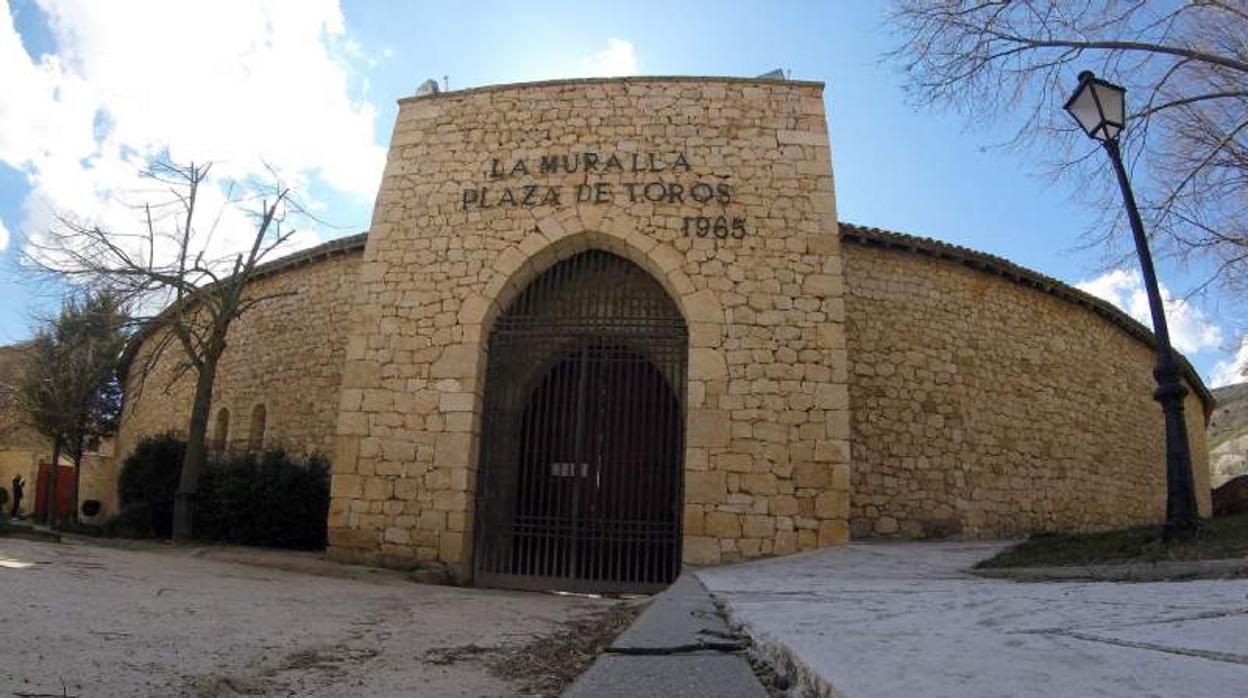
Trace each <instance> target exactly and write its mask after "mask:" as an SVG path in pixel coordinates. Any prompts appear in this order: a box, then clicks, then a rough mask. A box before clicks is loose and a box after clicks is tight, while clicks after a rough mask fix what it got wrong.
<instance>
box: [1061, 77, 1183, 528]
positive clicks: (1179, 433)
mask: <svg viewBox="0 0 1248 698" xmlns="http://www.w3.org/2000/svg"><path fill="white" fill-rule="evenodd" d="M1126 92H1127V91H1126V89H1124V88H1122V87H1120V86H1118V85H1114V84H1113V83H1109V82H1106V81H1104V80H1101V79H1100V78H1097V77H1096V76H1095V75H1093V74H1092V73H1091V72H1090V71H1086V70H1085V71H1083V72H1082V73H1079V87H1078V88H1076V89H1075V94H1073V95H1071V97H1070V99H1069V100H1067V101H1066V107H1065V108H1066V111H1068V112H1070V115H1071V116H1073V117H1074V118H1075V121H1077V122H1078V123H1079V127H1080V128H1082V129H1083V130H1084V132H1085V133H1087V134H1088V136H1089V137H1090V138H1093V139H1095V140H1097V141H1100V143H1101V145H1103V146H1105V151H1106V152H1107V153H1109V160H1110V162H1112V163H1113V164H1114V172H1116V173H1117V174H1118V186H1119V187H1121V188H1122V198H1123V201H1124V203H1125V204H1126V207H1127V220H1129V221H1130V222H1131V233H1132V234H1133V235H1134V236H1135V251H1136V254H1138V255H1139V257H1140V270H1141V272H1142V273H1143V275H1144V289H1145V290H1146V291H1147V292H1148V308H1149V311H1150V312H1151V313H1152V316H1153V334H1154V335H1156V337H1157V365H1156V367H1155V368H1153V377H1154V378H1156V379H1157V390H1156V391H1155V392H1154V393H1153V397H1154V398H1155V399H1156V400H1157V402H1160V403H1161V409H1162V412H1163V413H1164V414H1165V418H1166V524H1165V533H1164V535H1165V537H1166V538H1167V539H1171V538H1173V537H1174V536H1175V535H1176V534H1188V533H1193V532H1195V531H1196V530H1197V528H1198V527H1199V525H1200V524H1199V521H1198V519H1197V513H1196V492H1195V487H1194V486H1193V484H1192V454H1191V450H1190V448H1189V446H1188V441H1187V422H1186V421H1185V420H1184V419H1183V398H1184V396H1186V395H1187V392H1188V391H1187V387H1186V386H1184V385H1183V381H1182V377H1181V374H1180V372H1179V363H1178V361H1177V360H1176V359H1175V356H1174V350H1173V349H1172V348H1171V347H1170V330H1169V328H1167V326H1166V313H1165V309H1164V308H1163V307H1162V305H1161V292H1160V291H1159V290H1158V288H1157V272H1156V271H1154V270H1153V257H1152V254H1151V253H1150V252H1149V250H1148V238H1146V237H1145V236H1144V224H1143V223H1141V222H1140V212H1139V211H1138V210H1136V207H1135V196H1134V195H1133V194H1132V193H1131V182H1130V181H1128V180H1127V171H1126V169H1125V168H1124V167H1123V166H1122V151H1121V150H1120V149H1119V147H1118V137H1119V136H1120V135H1122V132H1123V130H1125V129H1126V126H1127V113H1126V100H1125V99H1124V95H1125V94H1126Z"/></svg>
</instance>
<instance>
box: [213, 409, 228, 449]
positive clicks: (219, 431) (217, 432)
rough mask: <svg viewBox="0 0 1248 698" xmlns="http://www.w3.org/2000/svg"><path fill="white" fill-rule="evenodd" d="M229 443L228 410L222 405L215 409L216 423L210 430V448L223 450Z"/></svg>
mask: <svg viewBox="0 0 1248 698" xmlns="http://www.w3.org/2000/svg"><path fill="white" fill-rule="evenodd" d="M229 443H230V411H229V410H228V409H226V408H224V407H222V408H221V409H220V410H217V423H216V425H215V426H214V427H213V431H212V450H214V451H224V450H225V447H226V446H228V445H229Z"/></svg>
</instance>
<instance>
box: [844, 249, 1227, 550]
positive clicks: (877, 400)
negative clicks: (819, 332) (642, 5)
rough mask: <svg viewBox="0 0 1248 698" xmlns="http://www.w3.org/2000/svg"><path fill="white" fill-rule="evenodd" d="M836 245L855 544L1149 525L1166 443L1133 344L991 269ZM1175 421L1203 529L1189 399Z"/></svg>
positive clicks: (1041, 284) (936, 255)
mask: <svg viewBox="0 0 1248 698" xmlns="http://www.w3.org/2000/svg"><path fill="white" fill-rule="evenodd" d="M842 233H843V236H842V239H843V241H845V242H844V244H843V247H842V250H843V254H844V259H845V276H846V280H847V284H848V287H847V294H846V310H847V320H846V337H847V341H848V345H849V357H850V379H849V389H850V401H851V403H852V404H853V408H854V409H853V417H852V435H853V437H852V438H853V477H852V497H851V506H850V520H851V528H852V535H853V536H854V537H855V538H867V537H878V536H899V537H908V538H915V537H928V536H946V535H961V536H966V537H1007V536H1016V535H1022V534H1026V533H1031V532H1035V531H1044V530H1067V531H1071V530H1093V529H1104V528H1111V527H1116V526H1123V525H1128V524H1139V523H1146V522H1158V521H1160V520H1161V518H1162V516H1163V515H1164V500H1165V479H1164V463H1165V457H1164V443H1163V442H1164V439H1163V433H1164V432H1163V423H1162V418H1161V411H1160V408H1159V407H1158V405H1157V403H1156V402H1154V401H1153V399H1152V392H1153V388H1154V387H1155V386H1154V383H1153V378H1152V373H1151V369H1152V365H1153V352H1152V349H1151V348H1150V345H1149V344H1147V343H1146V342H1145V341H1143V339H1142V338H1143V337H1144V336H1146V335H1147V333H1146V331H1145V330H1144V329H1143V328H1142V327H1139V325H1138V324H1136V323H1134V321H1132V320H1130V319H1129V318H1126V317H1125V316H1123V315H1122V314H1121V313H1120V312H1118V311H1116V310H1114V309H1113V308H1111V307H1109V306H1108V305H1106V304H1104V303H1100V302H1099V301H1096V300H1095V299H1092V298H1090V297H1087V296H1083V295H1082V294H1079V293H1078V292H1077V291H1074V290H1073V289H1070V288H1068V287H1065V286H1063V285H1061V284H1059V283H1058V282H1055V281H1052V280H1046V279H1044V278H1043V277H1040V276H1039V275H1036V274H1033V273H1030V272H1027V271H1026V270H1022V269H1020V268H1018V267H1015V266H1013V265H1011V264H1009V263H1008V262H1005V261H1004V260H995V259H993V258H990V257H988V256H987V255H981V254H978V253H974V252H970V251H969V250H962V249H960V248H954V247H952V246H949V245H944V244H941V243H937V242H934V241H928V240H921V239H916V238H910V237H908V236H899V235H892V234H879V233H878V232H876V231H872V230H864V229H858V228H854V227H853V226H845V225H842ZM942 257H943V258H942ZM1062 296H1065V297H1062ZM1072 301H1077V302H1072ZM1197 387H1198V389H1199V390H1204V389H1203V386H1199V384H1197ZM1186 411H1187V420H1188V430H1189V433H1190V437H1191V441H1192V446H1193V459H1194V460H1195V462H1196V467H1195V470H1196V489H1197V493H1198V500H1199V504H1200V508H1201V512H1202V514H1203V515H1206V516H1207V515H1208V514H1209V476H1208V454H1207V452H1206V449H1205V438H1204V434H1205V431H1204V417H1205V414H1204V409H1203V406H1202V404H1201V401H1200V399H1199V397H1198V395H1197V394H1195V393H1194V394H1193V395H1191V396H1189V397H1188V399H1187V406H1186Z"/></svg>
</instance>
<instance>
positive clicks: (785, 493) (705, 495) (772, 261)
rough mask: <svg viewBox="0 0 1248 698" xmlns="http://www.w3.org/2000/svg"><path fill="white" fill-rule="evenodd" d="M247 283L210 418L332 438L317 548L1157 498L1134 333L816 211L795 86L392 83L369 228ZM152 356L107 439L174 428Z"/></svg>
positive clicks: (974, 527)
mask: <svg viewBox="0 0 1248 698" xmlns="http://www.w3.org/2000/svg"><path fill="white" fill-rule="evenodd" d="M274 291H285V292H292V293H289V294H280V295H278V297H277V298H276V300H273V301H271V302H266V303H264V304H262V305H260V306H257V307H256V308H255V309H254V310H252V311H250V312H249V313H248V314H247V315H246V316H244V317H242V318H240V319H239V320H238V321H237V322H236V324H235V326H234V327H233V328H232V330H231V334H230V347H229V349H228V350H227V352H226V354H225V357H224V359H223V362H222V365H221V368H220V371H219V373H218V380H217V385H216V392H215V395H214V401H213V415H214V420H215V423H214V428H213V434H211V435H210V436H211V438H215V439H217V440H218V441H219V442H220V445H221V446H223V447H235V448H255V447H259V446H261V445H282V446H284V447H287V448H291V449H294V450H300V451H322V452H325V453H326V454H328V455H329V456H330V458H331V460H332V463H333V476H332V486H331V497H332V499H331V506H330V514H329V521H328V527H329V541H330V544H329V545H330V547H329V552H330V554H331V555H332V556H334V557H336V558H338V559H343V560H351V561H361V562H371V563H381V564H393V565H406V564H429V563H441V564H444V565H446V566H447V567H448V568H449V569H450V570H451V571H452V572H454V573H455V574H456V575H458V576H459V577H460V578H463V579H472V578H475V579H476V581H477V582H478V583H484V584H497V585H503V586H546V587H558V588H569V589H576V588H583V589H600V590H601V589H648V588H653V587H656V586H659V585H662V584H664V583H666V582H668V581H670V580H671V579H672V578H673V576H674V575H675V574H676V573H677V572H678V571H679V569H680V567H681V565H682V564H693V565H701V564H718V563H724V562H731V561H736V560H744V559H750V558H755V557H760V556H765V555H779V554H785V553H790V552H795V551H798V550H805V549H811V548H815V547H819V546H827V545H835V544H838V543H843V542H845V541H847V540H849V539H850V538H871V537H907V538H925V537H944V536H963V537H998V536H1009V535H1018V534H1022V533H1026V532H1030V531H1039V530H1086V529H1095V528H1106V527H1111V526H1118V525H1123V524H1129V523H1141V522H1150V521H1157V520H1159V519H1160V517H1161V515H1162V512H1163V507H1164V504H1163V502H1164V496H1163V495H1164V477H1163V469H1162V463H1163V444H1162V433H1163V432H1162V428H1161V413H1160V410H1159V409H1158V407H1157V405H1156V403H1154V402H1153V400H1152V397H1151V393H1152V385H1151V380H1152V379H1151V374H1150V366H1151V363H1152V356H1153V355H1152V350H1151V342H1152V337H1151V335H1150V334H1149V333H1148V332H1147V331H1146V330H1145V329H1144V328H1142V327H1141V326H1139V325H1138V324H1137V323H1135V322H1134V321H1133V320H1131V319H1129V318H1127V317H1126V316H1124V315H1123V314H1122V313H1120V312H1119V311H1117V310H1116V309H1114V308H1112V307H1111V306H1108V305H1107V304H1105V303H1103V302H1101V301H1099V300H1096V299H1094V298H1091V297H1089V296H1087V295H1085V294H1083V293H1081V292H1079V291H1077V290H1074V289H1072V288H1069V287H1067V286H1065V285H1063V284H1061V283H1060V282H1057V281H1055V280H1052V279H1049V278H1046V277H1044V276H1041V275H1039V274H1036V273H1034V272H1031V271H1028V270H1025V269H1021V268H1019V267H1016V266H1014V265H1012V264H1010V263H1008V262H1006V261H1004V260H1000V259H997V258H993V257H990V256H988V255H984V254H980V253H976V252H973V251H970V250H965V249H961V248H956V247H953V246H950V245H946V244H943V243H940V242H936V241H932V240H926V239H921V238H915V237H910V236H906V235H900V234H896V233H889V232H884V231H879V230H875V229H870V228H863V227H859V226H853V225H847V224H838V222H837V219H836V206H835V197H834V193H833V177H832V169H831V156H830V150H829V144H828V135H827V125H826V122H825V115H824V106H823V97H822V85H821V84H819V83H811V82H798V81H772V80H761V79H757V80H742V79H725V78H625V79H611V80H575V81H557V82H548V83H533V84H523V85H509V86H496V87H486V88H481V89H475V90H464V91H459V92H451V93H443V94H432V95H425V96H420V97H415V98H409V99H405V100H402V101H401V102H400V110H399V114H398V118H397V122H396V124H395V128H394V134H393V137H392V140H391V147H390V152H389V158H388V162H387V166H386V169H385V174H384V178H383V181H382V185H381V189H380V191H379V193H378V196H377V201H376V206H375V209H374V214H373V221H372V225H371V228H370V230H369V232H368V234H367V235H361V236H357V237H353V238H344V239H341V240H337V241H334V242H330V243H327V244H326V245H323V246H321V247H318V248H315V249H312V250H308V251H305V252H301V253H298V254H295V255H292V256H291V257H288V258H286V259H283V260H279V261H277V262H274V263H271V264H269V265H268V266H267V267H266V268H265V270H264V272H263V274H262V275H261V278H259V279H258V280H256V281H254V282H253V284H252V286H251V292H253V293H264V294H272V292H274ZM148 341H149V342H150V340H148ZM144 351H145V348H144V347H143V346H138V347H136V352H135V353H136V354H137V355H138V356H142V354H143V352H144ZM171 368H172V367H171V366H168V365H164V366H158V367H157V371H168V370H171ZM1186 375H1187V380H1188V384H1189V387H1190V388H1191V389H1192V392H1191V395H1190V396H1189V398H1188V400H1187V419H1188V421H1189V433H1190V434H1192V435H1193V444H1192V446H1193V458H1194V460H1195V461H1196V463H1197V468H1196V470H1197V472H1196V480H1197V489H1198V492H1201V493H1203V496H1201V498H1200V507H1201V511H1202V512H1203V513H1205V514H1207V513H1208V507H1209V502H1208V486H1207V485H1208V475H1207V454H1206V451H1205V443H1204V439H1203V434H1204V419H1205V417H1206V414H1207V412H1206V410H1207V408H1208V406H1209V404H1210V402H1209V397H1208V393H1207V391H1206V390H1205V389H1204V387H1203V385H1201V383H1200V381H1199V379H1198V378H1197V377H1196V376H1195V374H1194V373H1193V372H1192V371H1191V370H1190V367H1189V368H1188V370H1187V372H1186ZM160 384H162V385H163V383H160ZM150 385H152V383H149V387H148V388H147V389H145V390H144V392H143V393H142V394H140V395H137V396H132V397H131V398H130V399H128V401H127V404H126V409H125V415H124V418H123V424H122V429H121V433H120V435H119V439H118V451H119V452H120V453H122V454H124V453H126V452H127V451H129V450H130V449H132V448H133V447H134V444H135V443H136V442H137V440H138V439H139V438H141V437H142V436H143V435H146V434H151V433H155V432H158V431H162V430H166V429H171V428H172V429H177V428H181V427H183V426H184V425H185V422H186V415H187V412H188V410H189V390H190V385H189V383H187V382H185V381H183V382H182V383H178V384H176V386H175V388H174V389H172V390H171V391H167V392H162V391H156V390H153V389H152V388H151V387H150Z"/></svg>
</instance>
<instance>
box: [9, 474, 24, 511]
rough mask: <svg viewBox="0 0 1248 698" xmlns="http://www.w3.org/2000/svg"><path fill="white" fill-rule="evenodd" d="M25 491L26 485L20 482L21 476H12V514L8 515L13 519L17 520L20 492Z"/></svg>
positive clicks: (20, 500)
mask: <svg viewBox="0 0 1248 698" xmlns="http://www.w3.org/2000/svg"><path fill="white" fill-rule="evenodd" d="M25 489H26V483H25V482H23V481H22V476H21V475H14V476H13V490H12V491H13V512H12V514H10V515H11V516H12V517H13V518H14V519H16V518H17V515H18V512H19V511H20V510H21V509H20V507H21V505H22V492H23V490H25Z"/></svg>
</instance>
